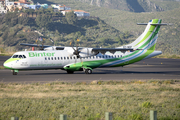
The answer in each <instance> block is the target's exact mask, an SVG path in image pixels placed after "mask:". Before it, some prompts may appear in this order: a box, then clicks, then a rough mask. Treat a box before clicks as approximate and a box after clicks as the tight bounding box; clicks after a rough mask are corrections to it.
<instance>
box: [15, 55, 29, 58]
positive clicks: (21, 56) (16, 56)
mask: <svg viewBox="0 0 180 120" xmlns="http://www.w3.org/2000/svg"><path fill="white" fill-rule="evenodd" d="M12 58H26V56H25V55H13V56H12Z"/></svg>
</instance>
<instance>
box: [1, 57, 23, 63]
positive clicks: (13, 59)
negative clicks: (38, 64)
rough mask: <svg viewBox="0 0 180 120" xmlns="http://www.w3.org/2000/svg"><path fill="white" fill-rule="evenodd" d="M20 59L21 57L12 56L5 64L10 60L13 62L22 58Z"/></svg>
mask: <svg viewBox="0 0 180 120" xmlns="http://www.w3.org/2000/svg"><path fill="white" fill-rule="evenodd" d="M20 59H21V58H10V59H8V60H7V61H6V62H5V63H4V64H6V63H9V62H13V61H16V60H20Z"/></svg>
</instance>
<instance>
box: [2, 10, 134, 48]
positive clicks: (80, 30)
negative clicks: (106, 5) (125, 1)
mask: <svg viewBox="0 0 180 120" xmlns="http://www.w3.org/2000/svg"><path fill="white" fill-rule="evenodd" d="M0 19H1V22H0V44H2V45H1V46H2V47H3V48H4V49H5V48H6V47H7V46H15V49H14V50H22V49H23V48H24V47H23V46H19V43H37V44H42V43H41V41H39V40H37V39H38V38H39V37H41V38H43V43H44V44H47V45H60V46H69V43H70V42H71V41H73V40H74V41H75V40H76V39H80V42H79V44H80V46H89V47H117V46H121V45H122V44H125V43H128V38H130V37H131V34H129V32H125V33H122V32H120V31H118V30H116V29H114V28H112V27H111V26H109V25H107V24H106V23H105V22H104V21H103V20H100V19H99V18H97V17H92V18H89V19H84V18H81V19H80V18H77V16H76V15H75V14H74V13H73V12H69V13H66V16H63V15H62V14H61V13H55V12H53V11H52V9H46V10H44V9H40V10H36V11H34V10H31V9H27V10H25V11H24V12H23V11H22V12H21V13H17V12H15V13H7V14H5V16H4V17H2V18H0ZM51 39H53V41H54V42H53V43H52V42H51ZM123 39H126V40H123ZM1 49H2V48H1ZM2 50H3V49H2ZM2 50H1V51H2ZM5 51H6V50H5Z"/></svg>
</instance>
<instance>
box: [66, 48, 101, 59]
mask: <svg viewBox="0 0 180 120" xmlns="http://www.w3.org/2000/svg"><path fill="white" fill-rule="evenodd" d="M74 49H75V50H76V47H74ZM74 49H73V48H72V47H66V48H65V49H64V50H67V52H68V53H69V56H73V55H75V54H74V52H75V51H74ZM92 49H93V48H78V51H79V56H80V57H89V56H94V55H97V54H98V53H99V52H94V51H92Z"/></svg>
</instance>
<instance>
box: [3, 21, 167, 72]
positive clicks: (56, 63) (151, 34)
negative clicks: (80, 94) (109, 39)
mask: <svg viewBox="0 0 180 120" xmlns="http://www.w3.org/2000/svg"><path fill="white" fill-rule="evenodd" d="M161 21H162V20H161V19H153V20H150V21H149V22H148V23H139V24H138V25H147V26H146V28H145V30H144V32H143V33H142V34H141V35H140V36H139V37H138V38H137V39H136V40H135V41H134V42H132V43H130V44H128V45H124V46H121V47H117V48H86V47H77V46H76V47H58V46H47V45H44V46H42V45H35V44H24V43H22V44H21V45H25V46H31V47H33V46H34V47H42V48H43V51H42V50H41V51H21V52H16V53H14V55H13V56H12V57H11V58H10V59H8V60H7V61H5V62H4V67H5V68H8V69H11V70H12V73H13V75H17V73H18V71H21V70H44V69H62V70H65V71H67V73H69V74H72V73H74V71H84V72H85V73H86V74H91V73H92V70H93V69H95V68H99V67H119V66H125V65H128V64H132V63H135V62H138V61H140V60H143V59H147V58H150V57H153V56H156V55H159V54H161V53H162V52H161V51H155V46H156V41H157V38H158V31H159V29H160V26H161V25H167V24H166V23H161Z"/></svg>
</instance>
